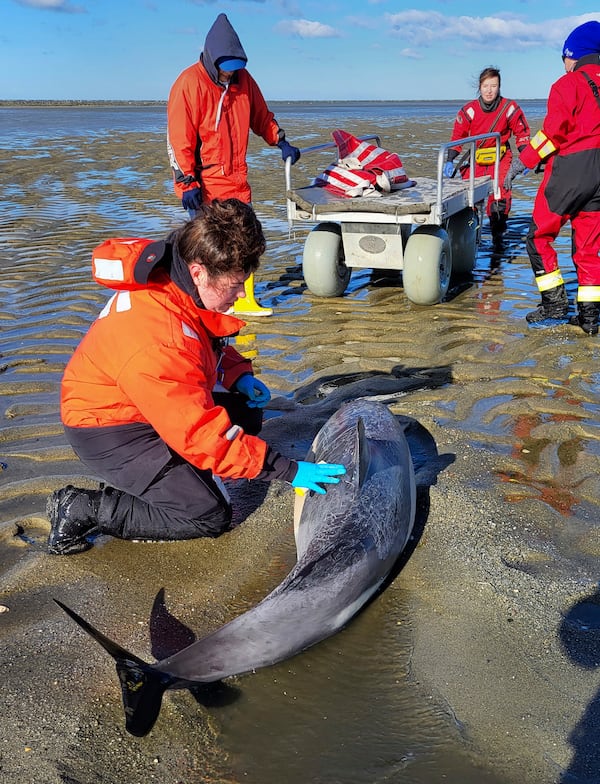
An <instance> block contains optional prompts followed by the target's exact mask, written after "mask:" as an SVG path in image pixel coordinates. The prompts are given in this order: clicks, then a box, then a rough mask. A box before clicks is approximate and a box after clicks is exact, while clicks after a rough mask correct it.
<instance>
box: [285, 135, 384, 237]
mask: <svg viewBox="0 0 600 784" xmlns="http://www.w3.org/2000/svg"><path fill="white" fill-rule="evenodd" d="M356 138H357V139H358V140H359V141H361V142H370V141H374V142H375V144H376V145H377V146H378V147H381V139H380V138H379V136H377V134H374V133H371V134H369V135H368V136H357V137H356ZM334 148H335V149H337V144H336V143H335V142H325V143H324V144H313V146H312V147H303V148H302V149H301V150H300V155H306V153H308V152H319V151H320V150H331V149H334ZM291 190H292V159H291V158H286V159H285V194H286V204H287V219H288V226H289V228H290V229H291V228H292V223H293V221H292V205H293V202H292V201H291V199H290V198H289V197H288V195H287V194H288V193H289V192H290V191H291Z"/></svg>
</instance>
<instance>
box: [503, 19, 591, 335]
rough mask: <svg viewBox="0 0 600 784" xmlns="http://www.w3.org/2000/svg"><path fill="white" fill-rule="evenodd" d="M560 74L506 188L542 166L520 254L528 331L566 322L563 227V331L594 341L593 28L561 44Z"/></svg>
mask: <svg viewBox="0 0 600 784" xmlns="http://www.w3.org/2000/svg"><path fill="white" fill-rule="evenodd" d="M562 57H563V62H564V66H565V72H566V73H565V74H564V76H561V78H560V79H558V81H556V82H555V83H554V84H553V85H552V87H551V88H550V94H549V96H548V108H547V112H546V116H545V118H544V121H543V123H542V129H541V130H540V131H539V132H538V133H537V134H536V135H535V136H534V137H533V139H532V140H531V142H530V143H529V144H528V145H527V146H526V147H525V149H524V150H523V151H522V152H521V155H520V157H519V159H516V160H515V161H514V162H513V164H512V166H511V169H510V171H509V175H508V177H507V182H509V184H510V181H512V180H511V178H512V177H514V176H515V175H516V174H518V173H519V172H521V171H523V170H524V169H526V168H527V169H535V168H538V167H540V166H541V165H543V167H544V176H543V178H542V182H541V183H540V187H539V189H538V192H537V195H536V198H535V202H534V205H533V213H532V218H531V226H530V229H529V234H528V236H527V253H528V255H529V260H530V262H531V266H532V269H533V273H534V275H535V280H536V283H537V286H538V289H539V292H540V294H541V298H542V301H541V302H540V304H539V305H538V307H537V308H536V309H535V310H533V311H531V312H530V313H528V314H527V315H526V317H525V318H526V319H527V321H528V322H530V323H534V322H540V321H544V320H546V319H566V318H567V317H568V313H569V300H568V297H567V293H566V290H565V284H564V281H563V278H562V275H561V272H560V269H559V266H558V258H557V254H556V250H555V249H554V246H553V244H552V243H553V242H554V240H555V239H556V237H557V236H558V234H559V232H560V230H561V229H562V228H563V226H564V225H565V224H566V223H567V221H571V228H572V230H573V231H572V235H573V243H572V247H573V250H572V254H573V263H574V264H575V269H576V270H577V281H578V288H577V309H578V312H577V314H576V315H575V316H572V317H571V319H570V323H571V324H573V325H574V326H578V327H581V329H583V331H584V332H586V333H587V334H588V335H596V334H597V333H598V317H599V314H600V22H586V23H585V24H582V25H579V26H578V27H576V28H575V29H574V30H573V31H572V32H571V33H570V34H569V36H568V37H567V39H566V41H565V43H564V46H563V51H562Z"/></svg>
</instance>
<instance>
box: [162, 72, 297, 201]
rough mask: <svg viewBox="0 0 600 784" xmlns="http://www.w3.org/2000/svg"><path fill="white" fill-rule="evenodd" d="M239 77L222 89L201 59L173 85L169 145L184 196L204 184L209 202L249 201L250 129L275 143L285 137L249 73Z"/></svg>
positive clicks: (176, 180) (176, 179)
mask: <svg viewBox="0 0 600 784" xmlns="http://www.w3.org/2000/svg"><path fill="white" fill-rule="evenodd" d="M235 76H236V81H232V82H231V83H230V84H229V85H228V86H227V87H222V86H221V85H219V84H216V83H215V82H214V81H213V80H212V79H211V78H210V76H209V74H208V72H207V70H206V68H205V66H204V64H203V63H202V62H197V63H194V65H191V66H190V67H189V68H186V69H185V71H183V73H181V74H180V75H179V77H178V78H177V80H176V81H175V83H174V85H173V87H172V88H171V92H170V94H169V100H168V104H167V123H168V141H167V147H168V152H169V161H170V163H171V168H172V169H173V177H174V188H175V193H176V194H177V196H178V197H179V198H181V196H182V195H183V193H184V192H185V191H186V190H191V189H192V188H197V187H198V184H200V185H201V187H202V191H203V194H202V199H203V201H208V202H210V201H212V200H213V199H230V198H231V199H240V200H241V201H244V202H246V203H248V204H249V203H250V201H251V200H252V193H251V190H250V185H249V184H248V165H247V163H246V152H247V149H248V134H249V130H252V131H253V133H255V134H256V135H257V136H262V138H263V139H264V140H265V141H266V143H267V144H269V145H271V146H274V145H276V144H277V143H278V142H279V141H280V139H281V138H283V136H284V133H283V131H280V128H279V125H278V123H277V121H276V120H275V118H274V116H273V112H271V111H270V110H269V108H268V106H267V104H266V101H265V99H264V98H263V95H262V93H261V91H260V89H259V87H258V85H257V84H256V82H255V81H254V79H253V78H252V76H251V75H250V74H249V73H248V71H246V70H245V69H242V70H239V71H236V74H235Z"/></svg>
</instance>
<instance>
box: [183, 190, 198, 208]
mask: <svg viewBox="0 0 600 784" xmlns="http://www.w3.org/2000/svg"><path fill="white" fill-rule="evenodd" d="M181 204H182V205H183V209H184V210H199V209H200V207H201V206H202V188H201V187H200V186H199V185H198V186H197V187H196V188H190V190H189V191H184V192H183V196H182V197H181Z"/></svg>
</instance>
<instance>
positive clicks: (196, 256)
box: [174, 199, 266, 279]
mask: <svg viewBox="0 0 600 784" xmlns="http://www.w3.org/2000/svg"><path fill="white" fill-rule="evenodd" d="M174 239H175V243H176V245H177V250H178V251H179V255H180V256H181V258H182V259H183V260H184V261H185V262H186V264H192V263H193V262H197V263H200V264H203V265H204V267H205V268H206V271H207V273H208V275H209V277H210V278H213V279H214V278H218V277H220V276H222V275H230V274H234V275H235V274H238V273H243V274H244V275H247V274H248V273H250V272H254V271H255V270H257V269H258V265H259V264H260V257H261V256H262V254H263V253H264V252H265V248H266V241H265V236H264V234H263V230H262V226H261V223H260V221H259V220H258V218H257V217H256V213H255V212H254V210H253V209H252V207H251V206H250V205H249V204H245V203H244V202H243V201H240V200H239V199H222V200H221V199H215V200H214V201H212V202H210V204H203V205H202V207H201V208H200V209H199V210H198V213H197V215H196V216H195V217H194V218H192V220H189V221H187V222H186V223H184V225H183V226H182V227H181V228H180V229H179V230H178V231H177V232H176V234H175V238H174Z"/></svg>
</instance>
